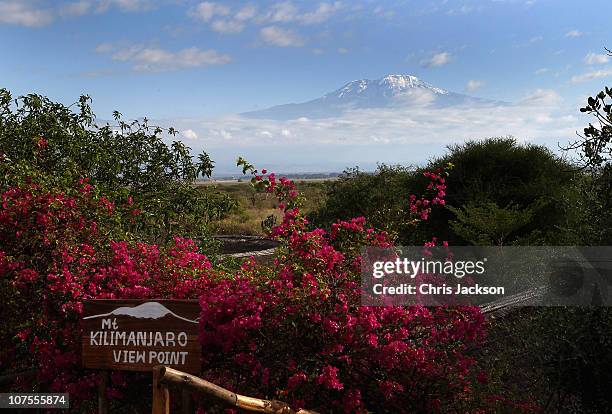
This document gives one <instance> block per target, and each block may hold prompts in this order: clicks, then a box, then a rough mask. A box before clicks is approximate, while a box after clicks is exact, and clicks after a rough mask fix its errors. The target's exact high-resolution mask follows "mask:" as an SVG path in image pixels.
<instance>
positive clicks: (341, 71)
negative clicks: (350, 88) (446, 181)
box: [0, 0, 612, 171]
mask: <svg viewBox="0 0 612 414" xmlns="http://www.w3.org/2000/svg"><path fill="white" fill-rule="evenodd" d="M611 15H612V2H610V1H591V2H589V3H588V6H586V5H585V4H583V3H582V2H576V1H564V0H529V1H525V0H479V1H467V0H465V1H463V0H457V1H451V0H448V1H416V0H415V1H343V2H334V1H330V2H317V1H301V2H300V1H293V0H292V1H281V2H278V1H272V2H268V1H251V2H248V1H223V2H222V1H218V2H201V1H187V0H159V1H148V0H81V1H65V2H64V1H61V0H60V1H48V2H45V1H35V0H31V1H28V0H22V1H12V0H8V1H7V0H0V56H2V60H1V63H0V87H6V88H8V89H9V90H11V91H12V92H13V93H14V94H24V93H31V92H36V93H41V94H45V95H48V96H50V97H51V98H53V99H55V100H58V101H61V102H64V103H72V102H74V101H76V99H77V98H78V96H79V95H80V94H84V93H85V94H89V95H91V96H92V98H93V100H94V110H95V112H96V113H97V114H98V116H99V117H100V118H103V119H109V118H110V114H111V112H112V111H113V110H114V109H117V110H119V111H120V112H122V113H123V114H124V115H125V116H126V117H129V118H134V117H142V116H148V117H150V118H152V119H155V120H158V121H159V122H160V123H162V124H166V123H167V124H175V125H177V126H178V127H179V129H182V130H183V131H188V132H187V133H186V134H185V135H184V136H183V138H184V139H185V140H186V141H188V143H189V145H190V146H192V147H193V148H194V149H196V150H198V149H200V148H207V149H209V150H210V151H211V153H212V154H213V156H214V157H216V158H217V159H218V160H220V163H221V164H223V165H224V167H223V168H225V169H227V170H228V171H229V167H228V165H229V164H228V163H231V159H233V158H234V157H235V156H237V155H244V154H247V155H248V154H251V155H252V157H254V158H255V161H260V162H265V163H267V164H269V165H272V166H277V167H278V168H287V169H291V168H294V169H296V170H300V169H302V170H308V169H327V170H330V169H338V168H342V167H343V166H348V165H355V164H357V163H361V164H363V165H374V164H375V163H376V162H377V161H382V162H418V161H419V160H420V161H425V160H426V159H427V158H429V157H430V156H431V155H434V153H439V152H440V151H441V149H442V148H443V147H444V145H445V144H448V143H451V142H457V141H460V140H462V139H466V138H469V137H474V138H478V137H482V135H484V134H502V135H506V134H512V135H515V136H519V137H520V138H524V139H526V140H532V141H535V142H543V143H546V144H547V145H549V146H552V145H555V144H556V143H557V142H563V140H564V139H565V140H567V139H570V138H571V137H572V135H573V132H574V131H575V130H576V129H579V128H580V127H582V126H583V125H584V123H585V121H586V118H584V117H582V116H581V115H580V114H579V113H578V108H579V106H580V105H581V104H582V103H583V101H584V99H585V97H587V96H589V95H592V94H594V93H596V92H597V91H599V90H600V89H601V88H602V87H603V85H606V84H607V85H610V84H611V83H612V82H610V81H611V80H612V58H609V57H607V56H606V55H605V50H604V47H605V46H608V47H610V48H612V38H611V37H610V28H609V16H611ZM388 73H404V74H414V75H417V76H419V77H420V78H422V79H424V80H425V81H427V82H429V83H431V84H433V85H435V86H438V87H441V88H445V89H448V90H451V91H456V92H461V93H467V94H470V95H473V96H478V97H484V98H489V99H494V100H500V101H506V102H514V103H517V102H532V103H537V105H534V107H537V108H538V109H537V111H540V112H538V113H537V114H536V113H535V112H537V111H536V110H535V109H533V108H532V109H529V111H528V113H523V112H521V111H520V110H519V109H516V110H514V111H508V112H510V113H509V114H506V115H504V114H503V113H502V111H499V112H496V115H495V117H491V118H490V119H485V120H484V124H486V125H487V127H485V128H482V130H480V129H478V128H479V126H478V125H481V124H478V123H475V121H474V119H476V118H477V115H475V114H471V113H470V114H468V115H466V113H465V112H461V113H456V114H451V115H453V118H456V117H463V118H467V119H468V121H467V122H466V123H465V124H464V125H463V126H462V127H464V129H465V131H461V127H458V126H457V123H456V121H454V122H452V123H449V124H448V127H449V128H452V130H453V131H454V133H453V134H454V135H455V136H451V135H453V134H444V133H441V132H440V130H442V131H443V130H444V129H443V128H441V129H440V128H438V129H437V130H436V131H437V132H436V133H437V134H438V135H440V134H441V135H440V137H438V135H435V134H433V133H432V135H431V137H430V135H427V134H428V133H429V132H426V133H425V136H427V137H428V138H427V139H428V140H429V141H431V142H430V145H429V146H428V147H423V142H422V139H420V140H419V139H418V137H416V135H421V136H423V134H422V133H421V132H422V131H421V130H417V131H416V132H415V134H412V137H407V138H406V139H404V140H403V141H401V142H400V141H394V140H392V139H391V140H390V139H387V138H385V137H386V135H385V134H391V135H392V134H396V135H397V134H400V135H406V133H405V129H404V128H405V125H402V124H400V123H397V122H395V123H394V122H390V123H389V124H395V125H397V128H399V129H398V130H393V129H389V128H385V131H386V132H381V133H380V134H379V133H378V132H376V131H374V132H373V131H370V130H368V128H369V125H366V126H364V125H363V124H360V123H359V122H357V123H355V122H354V121H355V117H354V116H353V117H352V118H347V119H346V120H344V123H343V125H345V124H348V123H351V122H353V124H351V126H352V129H351V130H350V132H348V134H350V135H351V136H352V135H355V134H356V135H359V134H363V136H359V137H357V138H356V139H355V142H351V145H350V146H349V145H347V144H346V142H344V143H342V142H333V139H332V138H325V139H323V138H321V139H319V140H316V139H313V138H312V137H311V135H309V133H310V134H312V133H314V132H313V131H317V134H319V135H318V136H323V135H324V136H325V137H333V136H334V135H333V133H329V134H328V132H329V130H328V129H326V128H330V125H331V123H330V122H328V123H319V124H316V125H314V126H313V125H309V127H308V128H310V129H308V131H310V132H303V133H301V132H300V133H301V135H300V133H298V129H297V128H298V127H300V128H301V127H302V126H296V125H295V124H292V125H269V124H266V125H261V124H257V125H255V124H249V123H246V122H245V121H244V120H241V119H238V118H239V117H236V116H232V115H231V114H236V113H240V112H244V111H249V110H254V109H262V108H265V107H269V106H272V105H276V104H283V103H289V102H300V101H305V100H309V99H314V98H317V97H319V96H321V95H323V94H325V93H327V92H330V91H332V90H335V89H337V88H339V87H341V86H342V85H343V84H345V83H346V82H348V81H351V80H354V79H361V78H370V79H376V78H380V77H382V76H384V75H385V74H388ZM490 112H491V111H488V112H487V113H486V114H483V116H484V117H486V116H491V114H490ZM378 115H381V116H382V118H384V115H385V114H378ZM445 115H449V114H445ZM470 117H472V118H470ZM382 118H380V119H382ZM438 118H439V117H438ZM450 118H451V116H450V115H449V119H450ZM435 119H437V118H434V117H432V119H431V120H430V121H429V123H431V122H435ZM469 119H472V121H469ZM444 122H445V119H440V123H441V126H444V125H445V124H444ZM449 122H450V121H449ZM531 124H532V125H531ZM335 125H337V124H335ZM379 125H380V124H379ZM493 125H494V127H493ZM499 125H502V126H503V125H508V127H507V130H504V128H500V127H499ZM213 126H214V127H213ZM290 128H293V129H290ZM334 130H337V128H335V129H334ZM232 131H233V133H232ZM262 131H265V132H269V134H263V135H262V134H261V132H262ZM275 131H276V132H275ZM283 131H296V132H292V133H290V134H285V133H283ZM300 131H301V130H300ZM304 131H306V130H304ZM457 131H459V132H457ZM258 133H259V134H260V135H261V137H262V139H260V140H255V139H252V138H253V137H256V136H258ZM381 134H382V135H381ZM408 135H410V134H408ZM442 135H444V136H442ZM300 136H301V139H300V138H299V137H300ZM380 136H382V137H383V138H380ZM291 137H294V139H293V140H292V139H291ZM295 137H297V138H295ZM368 137H369V138H372V137H378V138H380V139H378V141H376V140H372V139H370V140H369V141H368V139H369V138H368ZM555 140H556V141H555ZM345 141H346V140H345ZM381 142H382V143H386V144H387V149H384V148H381V146H383V144H381ZM324 145H325V146H326V147H325V148H326V151H325V152H326V153H327V154H328V156H327V158H326V157H324V156H323V157H322V156H321V151H320V149H319V148H320V147H321V146H324ZM398 145H401V151H398ZM264 146H266V148H268V149H267V150H264V148H263V147H264ZM271 146H273V147H274V148H271ZM355 146H358V147H360V148H361V150H360V149H359V148H355ZM288 148H291V152H292V153H296V152H297V153H298V155H295V154H294V155H292V156H290V157H287V156H286V152H287V151H289V150H288ZM374 148H375V149H376V150H373V149H374ZM237 152H239V153H237ZM266 154H267V155H266ZM332 161H333V162H332Z"/></svg>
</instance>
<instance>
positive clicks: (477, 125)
mask: <svg viewBox="0 0 612 414" xmlns="http://www.w3.org/2000/svg"><path fill="white" fill-rule="evenodd" d="M562 104H563V101H562V100H561V98H560V97H559V95H558V94H557V93H556V92H555V91H553V90H546V89H538V90H535V91H533V92H532V93H529V94H528V95H526V96H525V98H524V99H523V100H521V101H520V102H517V103H516V104H493V103H492V104H489V105H480V106H466V105H464V106H456V107H446V108H438V107H435V106H433V107H432V106H431V105H428V104H427V100H426V99H424V100H423V102H421V103H420V104H417V105H412V106H406V107H400V108H378V109H362V110H352V111H347V112H345V113H344V114H343V115H341V116H339V117H329V118H324V119H321V118H318V119H307V118H298V119H294V120H288V121H275V120H267V119H252V118H246V117H243V116H240V115H229V116H225V117H218V118H209V119H200V120H194V119H191V120H184V121H181V120H176V121H173V124H174V125H177V126H179V127H182V128H183V129H186V128H191V129H194V130H197V131H200V132H201V133H202V134H204V135H205V136H206V137H207V141H206V145H207V146H210V147H211V148H218V149H219V150H220V151H226V152H228V155H229V152H230V151H229V150H228V149H227V139H231V140H232V143H234V144H235V145H234V146H233V147H232V149H231V153H232V155H233V156H236V154H240V150H239V148H261V146H262V145H264V146H265V145H266V144H274V143H278V141H279V140H282V142H283V145H284V146H283V150H284V151H288V150H289V148H292V146H295V147H299V146H302V147H304V146H307V147H309V148H313V149H317V150H316V151H313V152H314V153H315V155H314V156H316V154H319V156H320V155H321V154H322V153H324V152H325V151H326V150H325V148H330V147H337V146H344V147H346V146H350V148H351V150H350V151H351V158H352V157H361V159H362V160H370V161H372V163H375V161H376V158H375V157H376V155H374V152H373V150H374V149H375V148H379V147H377V146H380V145H382V144H386V145H389V146H391V147H390V148H391V150H390V153H391V154H393V153H396V152H397V151H401V150H400V149H401V148H406V152H405V153H404V154H408V153H409V152H410V151H411V150H412V149H414V148H415V147H410V146H412V145H415V146H418V145H422V143H424V142H430V143H431V144H432V145H437V146H439V147H440V148H441V147H443V146H444V145H447V144H450V143H457V142H462V141H464V140H467V139H478V138H485V137H490V136H505V135H514V136H516V137H518V138H519V139H524V140H545V139H549V140H551V141H554V142H559V140H563V139H565V138H567V139H570V138H571V137H573V136H574V134H575V131H576V130H578V129H580V127H581V126H582V123H583V122H582V120H581V119H579V118H578V117H577V116H575V113H576V112H577V111H576V108H575V107H574V106H573V105H568V107H567V108H566V107H565V106H563V105H562ZM222 131H225V133H223V132H222ZM228 133H229V135H228ZM208 138H210V139H208ZM552 145H554V143H553V144H552ZM411 148H412V149H411ZM303 158H304V160H303V161H312V160H306V159H305V158H307V155H303ZM355 160H357V159H355ZM384 160H385V159H382V160H381V161H384Z"/></svg>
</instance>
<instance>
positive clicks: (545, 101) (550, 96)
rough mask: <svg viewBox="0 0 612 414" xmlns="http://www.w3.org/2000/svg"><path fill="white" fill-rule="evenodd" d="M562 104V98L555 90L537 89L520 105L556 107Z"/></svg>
mask: <svg viewBox="0 0 612 414" xmlns="http://www.w3.org/2000/svg"><path fill="white" fill-rule="evenodd" d="M560 102H561V96H559V94H558V93H557V92H556V91H555V90H553V89H536V90H535V91H533V92H531V93H529V94H527V96H525V98H523V99H522V100H521V101H520V102H519V104H520V105H525V106H546V107H549V106H554V105H558V104H559V103H560Z"/></svg>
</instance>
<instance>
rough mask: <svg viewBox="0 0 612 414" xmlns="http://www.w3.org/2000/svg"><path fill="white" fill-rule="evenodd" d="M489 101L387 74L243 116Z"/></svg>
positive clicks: (329, 113) (322, 115)
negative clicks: (319, 95) (301, 101)
mask: <svg viewBox="0 0 612 414" xmlns="http://www.w3.org/2000/svg"><path fill="white" fill-rule="evenodd" d="M492 102H494V101H490V100H486V99H480V98H474V97H471V96H467V95H462V94H459V93H455V92H449V91H447V90H445V89H441V88H437V87H435V86H433V85H431V84H429V83H427V82H424V81H422V80H421V79H419V78H417V77H416V76H413V75H387V76H385V77H383V78H380V79H375V80H371V79H359V80H354V81H352V82H349V83H347V84H346V85H344V86H343V87H341V88H340V89H337V90H335V91H333V92H331V93H328V94H326V95H324V96H322V97H320V98H317V99H314V100H311V101H308V102H303V103H292V104H286V105H278V106H273V107H271V108H268V109H264V110H260V111H253V112H246V113H243V114H242V115H243V116H246V117H249V118H263V119H274V120H289V119H297V118H301V117H305V118H327V117H335V116H340V115H342V114H343V113H344V112H346V111H349V110H356V109H371V108H405V107H410V106H414V105H419V106H432V107H437V108H439V107H448V106H457V105H479V104H487V103H492Z"/></svg>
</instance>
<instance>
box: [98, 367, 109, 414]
mask: <svg viewBox="0 0 612 414" xmlns="http://www.w3.org/2000/svg"><path fill="white" fill-rule="evenodd" d="M108 380H109V378H108V371H100V382H98V414H108V398H107V397H106V388H107V387H108Z"/></svg>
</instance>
